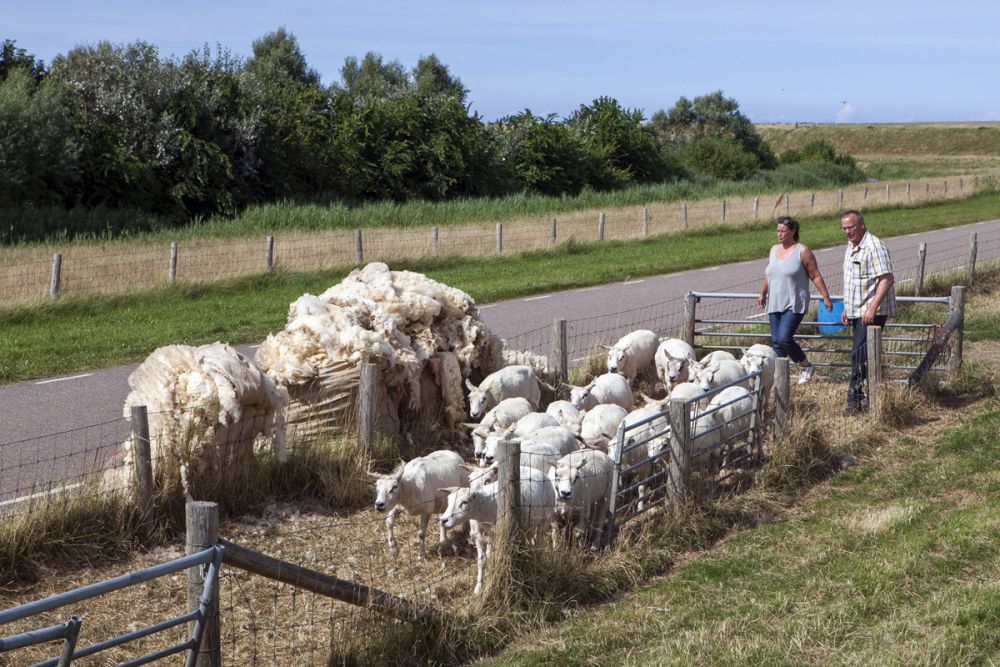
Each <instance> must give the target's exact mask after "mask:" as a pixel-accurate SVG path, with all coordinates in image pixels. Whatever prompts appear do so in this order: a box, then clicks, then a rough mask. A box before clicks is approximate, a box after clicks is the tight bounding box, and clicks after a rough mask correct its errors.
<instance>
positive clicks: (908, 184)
mask: <svg viewBox="0 0 1000 667" xmlns="http://www.w3.org/2000/svg"><path fill="white" fill-rule="evenodd" d="M910 199H912V197H911V196H910V183H907V184H906V201H910Z"/></svg>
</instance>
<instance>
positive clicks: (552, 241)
mask: <svg viewBox="0 0 1000 667" xmlns="http://www.w3.org/2000/svg"><path fill="white" fill-rule="evenodd" d="M557 224H558V223H556V219H555V218H552V229H551V230H550V231H549V243H550V244H551V245H555V244H556V240H557V239H558V238H559V236H558V227H557Z"/></svg>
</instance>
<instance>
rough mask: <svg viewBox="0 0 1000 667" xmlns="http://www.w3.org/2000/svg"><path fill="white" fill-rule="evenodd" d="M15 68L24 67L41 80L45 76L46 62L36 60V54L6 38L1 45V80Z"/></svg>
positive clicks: (34, 77)
mask: <svg viewBox="0 0 1000 667" xmlns="http://www.w3.org/2000/svg"><path fill="white" fill-rule="evenodd" d="M15 69H24V70H26V71H27V72H28V74H29V75H30V76H31V77H32V78H33V79H35V81H41V80H42V79H44V78H45V75H46V74H47V72H46V71H45V63H43V62H42V61H41V60H35V56H33V55H32V54H30V53H28V52H27V51H25V50H24V49H22V48H19V47H18V46H17V43H16V42H14V40H12V39H5V40H4V41H3V45H2V46H0V81H4V80H5V79H6V78H7V76H8V75H9V74H10V73H11V72H12V71H13V70H15Z"/></svg>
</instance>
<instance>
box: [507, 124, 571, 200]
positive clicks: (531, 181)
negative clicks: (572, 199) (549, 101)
mask: <svg viewBox="0 0 1000 667" xmlns="http://www.w3.org/2000/svg"><path fill="white" fill-rule="evenodd" d="M496 128H497V131H498V133H499V136H500V141H501V145H502V149H501V150H502V156H503V160H504V163H505V165H506V166H507V168H508V169H510V170H511V175H512V177H513V178H514V180H515V182H516V183H517V185H518V186H519V187H520V188H523V189H525V190H528V191H531V192H538V193H540V194H545V195H562V194H570V195H577V194H579V193H580V191H581V190H582V189H583V186H584V185H585V184H586V180H587V171H586V169H587V161H586V156H585V153H584V147H583V143H582V141H581V140H580V136H579V135H578V134H577V133H576V132H574V131H573V129H572V128H571V127H569V126H568V125H566V124H565V123H560V122H558V121H556V120H555V114H551V115H549V116H546V117H542V116H535V115H534V114H532V113H531V110H530V109H525V110H524V111H522V112H521V113H519V114H515V115H511V116H507V117H506V118H503V119H501V120H500V121H499V123H498V124H497V126H496Z"/></svg>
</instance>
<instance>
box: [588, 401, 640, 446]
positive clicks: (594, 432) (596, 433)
mask: <svg viewBox="0 0 1000 667" xmlns="http://www.w3.org/2000/svg"><path fill="white" fill-rule="evenodd" d="M627 414H628V413H627V412H626V411H625V409H624V408H622V407H621V406H620V405H614V404H611V403H602V404H601V405H597V406H594V408H593V409H592V410H588V411H587V413H586V414H585V415H584V416H583V423H582V424H581V425H580V439H581V440H583V444H585V445H586V446H587V447H590V448H591V449H599V448H602V447H605V446H606V445H607V444H608V443H609V442H611V441H613V440H614V438H615V434H617V433H618V426H619V425H620V424H621V423H622V420H623V419H625V416H626V415H627Z"/></svg>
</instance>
